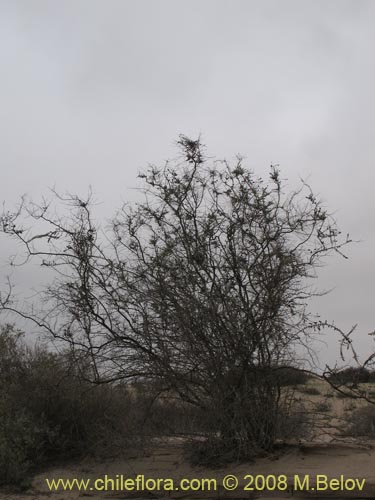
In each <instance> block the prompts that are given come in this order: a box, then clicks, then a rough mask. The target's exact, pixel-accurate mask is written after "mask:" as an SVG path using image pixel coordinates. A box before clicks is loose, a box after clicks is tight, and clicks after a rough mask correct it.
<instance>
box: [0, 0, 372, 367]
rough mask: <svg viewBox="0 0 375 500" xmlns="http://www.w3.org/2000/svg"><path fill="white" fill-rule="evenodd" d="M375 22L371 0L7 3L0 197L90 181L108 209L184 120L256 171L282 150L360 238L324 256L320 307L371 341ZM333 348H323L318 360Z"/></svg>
mask: <svg viewBox="0 0 375 500" xmlns="http://www.w3.org/2000/svg"><path fill="white" fill-rule="evenodd" d="M374 22H375V2H374V1H366V0H350V1H348V0H253V1H252V0H244V1H242V0H204V1H202V0H198V1H197V0H191V1H189V2H183V1H181V0H148V1H145V0H64V1H63V2H57V1H52V0H23V1H21V0H0V37H1V43H0V64H1V78H0V117H1V119H0V143H1V169H2V176H1V189H0V198H1V199H2V200H4V201H6V204H7V205H9V206H12V205H13V204H15V203H16V202H17V200H18V199H19V197H20V196H21V195H22V194H23V193H29V194H30V195H32V197H33V199H35V200H37V199H39V197H40V196H42V195H43V194H46V193H47V190H48V188H49V187H52V186H56V188H57V189H58V190H59V191H60V192H63V191H64V190H68V191H70V192H75V193H78V194H84V193H86V192H87V188H88V186H89V185H91V186H92V188H93V191H94V193H95V198H96V199H97V200H100V201H101V202H102V204H101V205H100V207H101V210H102V213H103V216H104V217H109V216H110V215H111V213H112V212H113V210H114V209H115V208H116V207H118V206H119V205H121V203H122V201H124V200H129V199H134V198H135V197H136V196H137V194H136V191H135V190H134V189H132V188H134V187H136V186H137V185H138V184H139V183H138V180H137V178H136V176H137V173H138V171H139V170H140V169H142V168H144V167H145V166H146V165H147V164H148V163H161V162H162V161H163V160H164V159H167V158H168V157H171V156H172V157H173V156H174V155H175V153H176V150H175V146H174V142H175V140H176V139H177V137H178V134H180V133H184V134H187V135H191V136H193V137H195V136H197V135H198V134H199V133H201V134H202V137H203V142H204V143H205V144H206V145H207V150H208V152H209V153H210V154H212V155H215V156H216V157H219V158H222V157H226V158H227V159H231V158H233V157H234V156H235V155H236V154H237V153H241V154H242V155H244V156H245V157H246V158H247V160H246V162H247V165H248V166H249V167H251V168H253V169H254V170H255V171H256V172H257V173H259V174H263V173H265V172H266V171H267V170H268V167H269V165H270V164H271V163H278V164H280V167H281V170H282V174H283V177H286V178H288V179H289V180H290V181H291V182H292V183H293V182H296V180H298V178H299V177H300V176H301V177H303V178H305V179H308V180H309V182H310V184H311V186H312V187H313V189H314V190H316V191H317V192H318V193H320V195H321V197H322V198H323V199H324V200H326V202H327V207H328V208H330V209H331V210H332V211H334V212H335V217H336V219H337V221H338V223H339V225H340V227H341V228H342V229H343V231H344V232H345V233H346V232H349V233H350V235H351V236H352V237H353V238H355V239H358V240H362V242H361V243H360V244H358V245H355V246H352V247H351V248H350V249H348V252H347V253H348V255H349V257H350V259H349V260H348V261H344V260H341V259H337V258H331V259H330V260H328V262H327V267H325V268H324V269H322V271H321V273H320V275H321V281H320V284H321V286H322V287H323V288H324V287H325V288H332V287H336V288H335V290H334V291H333V292H332V293H331V294H330V296H327V297H325V298H324V299H320V300H318V301H317V302H316V304H314V307H315V308H316V310H317V311H319V312H321V313H322V314H323V315H325V316H326V317H327V319H333V318H334V319H335V320H336V322H337V324H338V325H341V326H343V327H344V328H349V327H350V326H351V325H352V324H355V323H358V331H357V339H358V341H359V343H360V345H361V346H362V350H363V351H364V350H365V349H368V348H369V346H370V344H369V337H368V336H367V333H368V332H370V331H372V330H374V328H375V317H374V314H373V310H374V284H373V283H374V281H375V266H374V260H375V259H374V251H375V210H374V209H375V198H374V196H373V191H374V182H375V168H374V163H375V123H374V122H375V99H374V92H375V91H374V89H375V67H374V62H373V61H374V47H375V30H374V28H373V27H374ZM1 244H2V245H3V249H2V251H1V255H2V254H6V253H7V248H8V247H7V244H6V243H3V241H1ZM4 258H5V257H4ZM2 261H3V262H4V259H2ZM4 269H5V267H4V266H1V269H0V270H1V271H2V272H3V271H4ZM31 276H32V273H31V274H30V273H28V274H27V273H26V274H25V275H24V278H20V279H24V280H25V283H26V282H27V281H29V280H30V279H31ZM374 347H375V346H374ZM327 352H328V353H329V354H328V355H327ZM335 352H336V351H334V348H333V346H331V347H329V349H328V350H327V349H326V347H324V346H321V355H322V359H325V357H326V356H328V357H327V359H330V360H332V359H333V358H334V356H335V354H334V353H335Z"/></svg>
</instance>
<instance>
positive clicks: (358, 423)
mask: <svg viewBox="0 0 375 500" xmlns="http://www.w3.org/2000/svg"><path fill="white" fill-rule="evenodd" d="M348 418H349V426H348V428H347V429H346V432H345V434H346V435H348V436H353V437H366V438H370V439H374V438H375V407H374V406H366V407H364V408H359V409H358V410H355V411H353V412H352V413H351V415H350V416H349V417H348Z"/></svg>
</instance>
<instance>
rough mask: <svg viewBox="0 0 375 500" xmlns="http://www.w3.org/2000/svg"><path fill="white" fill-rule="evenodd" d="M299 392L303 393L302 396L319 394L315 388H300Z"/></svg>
mask: <svg viewBox="0 0 375 500" xmlns="http://www.w3.org/2000/svg"><path fill="white" fill-rule="evenodd" d="M300 390H301V392H303V393H304V394H308V395H309V396H318V395H319V394H320V391H319V389H317V388H316V387H311V386H306V387H302V388H301V389H300Z"/></svg>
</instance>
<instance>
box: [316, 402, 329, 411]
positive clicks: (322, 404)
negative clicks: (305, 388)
mask: <svg viewBox="0 0 375 500" xmlns="http://www.w3.org/2000/svg"><path fill="white" fill-rule="evenodd" d="M331 409H332V406H331V405H330V404H329V403H328V401H321V402H320V403H318V404H317V405H316V407H315V410H316V411H317V412H319V413H327V412H329V411H331Z"/></svg>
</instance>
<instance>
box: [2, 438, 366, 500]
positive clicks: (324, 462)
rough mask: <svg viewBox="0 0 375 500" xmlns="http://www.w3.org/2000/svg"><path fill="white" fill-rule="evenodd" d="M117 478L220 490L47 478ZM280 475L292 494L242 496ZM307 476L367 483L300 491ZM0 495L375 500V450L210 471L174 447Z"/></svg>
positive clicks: (296, 455)
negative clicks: (138, 489)
mask: <svg viewBox="0 0 375 500" xmlns="http://www.w3.org/2000/svg"><path fill="white" fill-rule="evenodd" d="M105 474H107V475H108V476H110V477H112V478H115V477H116V475H121V474H122V475H124V476H126V477H133V478H134V477H136V476H137V474H141V475H142V474H143V475H144V476H146V477H148V478H157V477H160V478H173V479H174V480H175V481H178V480H180V479H181V478H189V479H191V478H216V479H217V484H218V488H217V490H216V491H210V492H208V491H205V492H203V491H196V492H193V491H189V492H182V491H173V492H162V491H159V492H157V491H156V492H155V491H154V492H147V491H144V492H142V493H134V492H125V491H117V492H116V491H115V492H112V491H107V492H93V491H86V492H84V491H81V492H79V491H78V490H74V491H70V492H68V491H57V492H56V491H55V492H51V491H49V490H48V487H47V485H46V478H49V479H52V478H75V477H77V478H85V479H86V478H91V479H92V480H94V479H96V478H103V477H104V475H105ZM227 474H233V475H235V476H236V477H238V478H239V486H238V487H237V488H236V490H235V491H232V492H229V491H225V490H224V488H223V487H222V480H223V478H224V477H225V476H226V475H227ZM248 474H251V475H254V476H255V475H257V474H262V475H269V474H273V475H276V476H277V475H279V474H285V475H286V476H287V477H288V489H287V490H286V491H282V492H280V491H271V492H270V491H244V486H245V484H246V483H247V482H248V479H244V478H245V476H246V475H248ZM306 474H309V475H310V481H311V483H310V487H312V488H313V487H314V486H315V478H316V475H317V474H321V475H327V476H328V477H329V478H339V479H340V477H341V476H342V475H343V476H344V478H345V479H347V478H351V479H362V478H365V479H366V482H365V485H364V489H363V491H359V489H358V488H355V489H354V490H353V491H330V490H324V491H320V492H318V491H313V490H310V491H296V488H295V487H294V486H295V480H294V477H295V476H296V475H298V476H299V477H300V479H303V478H304V476H305V475H306ZM0 496H1V498H2V499H4V500H26V499H29V500H32V499H42V498H46V497H49V498H51V499H53V500H62V499H68V500H72V499H76V498H84V497H87V498H91V499H92V500H99V499H103V498H117V499H125V498H133V499H134V498H176V499H178V498H181V499H182V498H185V499H190V498H191V499H199V498H200V499H204V498H237V499H241V498H263V499H265V498H267V497H272V498H274V499H275V498H288V497H292V496H293V497H294V498H296V499H297V498H308V497H319V498H329V497H335V498H375V449H374V448H373V447H370V446H368V447H364V446H359V445H348V444H335V445H332V444H320V445H318V444H316V443H311V444H304V445H295V446H292V447H289V448H287V449H284V450H283V451H282V452H280V453H278V454H275V455H274V456H272V457H269V458H263V459H259V460H257V461H256V462H255V463H242V464H237V465H231V466H228V467H223V468H220V469H207V468H203V467H192V466H190V465H189V464H188V463H187V462H186V460H185V459H184V457H183V453H182V447H181V445H178V444H176V443H174V444H171V443H169V444H164V445H159V446H158V447H157V448H156V449H155V450H154V452H153V453H152V454H150V455H149V456H144V457H138V458H129V459H127V460H124V459H123V460H115V461H106V462H103V463H97V462H95V463H94V462H91V461H89V460H86V461H82V462H79V463H76V464H71V465H69V466H64V467H54V468H50V469H49V470H46V471H45V472H43V473H40V474H37V475H36V476H35V478H34V480H33V483H32V488H31V489H30V490H28V491H27V492H25V493H22V494H15V493H12V492H10V491H6V490H3V491H2V492H1V493H0Z"/></svg>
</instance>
